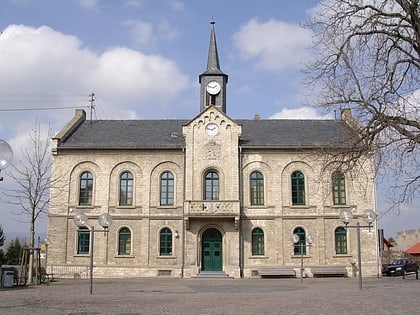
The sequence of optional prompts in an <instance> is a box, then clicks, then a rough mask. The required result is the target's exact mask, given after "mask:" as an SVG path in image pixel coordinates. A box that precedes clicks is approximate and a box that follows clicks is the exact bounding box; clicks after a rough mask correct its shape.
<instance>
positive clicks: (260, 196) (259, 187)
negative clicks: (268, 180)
mask: <svg viewBox="0 0 420 315" xmlns="http://www.w3.org/2000/svg"><path fill="white" fill-rule="evenodd" d="M249 185H250V190H251V191H250V195H251V205H253V206H254V205H263V204H264V176H263V175H262V174H261V172H252V173H251V176H250V184H249Z"/></svg>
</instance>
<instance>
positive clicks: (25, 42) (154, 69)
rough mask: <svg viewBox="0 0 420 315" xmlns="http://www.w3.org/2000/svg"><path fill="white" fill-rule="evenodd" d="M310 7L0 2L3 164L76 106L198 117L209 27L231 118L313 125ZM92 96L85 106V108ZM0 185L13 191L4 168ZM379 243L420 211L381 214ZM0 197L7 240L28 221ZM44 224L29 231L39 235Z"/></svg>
mask: <svg viewBox="0 0 420 315" xmlns="http://www.w3.org/2000/svg"><path fill="white" fill-rule="evenodd" d="M317 2H318V1H315V0H301V1H284V0H263V1H259V2H258V4H256V2H255V1H243V0H230V1H226V0H212V1H200V0H159V1H156V0H2V2H1V10H0V32H2V33H1V35H0V139H4V140H5V141H7V142H8V143H9V144H10V145H11V146H12V148H13V151H14V163H16V162H17V161H19V158H20V157H21V150H22V149H24V148H25V147H27V146H28V145H29V142H28V140H29V136H30V135H31V134H33V129H34V127H35V124H36V122H39V123H40V124H41V129H42V130H44V132H46V130H48V128H51V129H52V131H53V133H56V132H57V131H59V130H60V129H61V128H63V127H64V125H65V124H66V123H67V122H68V121H69V120H70V119H71V118H72V117H73V115H74V111H75V108H84V109H85V110H86V111H87V114H88V117H90V115H91V113H92V117H93V119H178V118H179V119H191V118H193V117H195V116H196V115H197V114H198V113H199V109H200V104H199V92H200V86H199V83H198V76H199V74H201V73H202V72H204V71H205V70H206V64H207V53H208V45H209V39H210V29H211V25H210V22H211V21H212V20H214V21H215V22H216V24H215V30H216V39H217V46H218V51H219V58H220V64H221V69H222V71H223V72H224V73H226V74H228V75H229V81H228V86H227V88H228V90H227V114H228V115H229V116H230V117H231V118H233V119H251V118H253V117H254V115H255V114H259V115H260V116H261V118H263V119H265V118H267V119H268V118H287V119H296V118H300V119H305V118H309V119H321V118H334V117H332V116H331V115H330V116H327V117H325V116H321V114H320V113H319V112H316V110H314V109H313V108H310V107H308V106H307V104H308V103H309V101H310V99H311V93H310V92H309V91H308V90H307V89H306V88H305V87H304V86H303V85H302V78H303V73H302V71H301V70H302V66H303V64H304V63H305V62H307V61H308V60H310V58H311V51H310V49H308V48H309V47H310V45H311V33H310V31H309V30H308V29H305V28H304V27H302V25H303V24H304V23H305V22H306V21H308V19H309V18H310V17H311V15H312V14H313V13H314V8H315V7H316V5H317ZM92 93H94V94H95V102H94V105H95V107H94V110H93V111H92V112H91V111H90V108H89V105H90V99H91V94H92ZM1 175H2V176H3V177H4V180H3V181H2V182H0V197H1V198H3V199H4V196H2V190H3V189H10V188H13V185H12V182H11V179H10V178H8V177H7V176H6V174H5V172H4V171H3V172H2V173H1ZM387 188H388V187H386V185H385V184H381V185H378V189H377V191H378V204H377V210H378V213H379V227H380V228H384V230H385V236H395V235H396V233H397V232H398V231H402V230H406V229H413V228H420V209H419V206H418V205H416V204H415V205H414V208H412V209H405V210H402V211H400V212H399V213H395V212H390V213H385V211H384V210H385V209H387V203H386V200H385V195H386V193H385V192H386V190H387ZM14 212H16V210H14V209H13V206H11V205H10V204H7V203H4V202H3V201H0V225H2V227H3V230H4V232H5V234H6V237H7V236H8V235H12V233H28V235H29V224H28V223H27V222H22V221H25V220H26V219H25V218H24V217H22V216H16V215H14V214H13V213H14ZM46 230H47V218H46V217H43V218H41V219H40V220H39V221H38V223H37V227H36V232H37V234H42V235H45V234H46Z"/></svg>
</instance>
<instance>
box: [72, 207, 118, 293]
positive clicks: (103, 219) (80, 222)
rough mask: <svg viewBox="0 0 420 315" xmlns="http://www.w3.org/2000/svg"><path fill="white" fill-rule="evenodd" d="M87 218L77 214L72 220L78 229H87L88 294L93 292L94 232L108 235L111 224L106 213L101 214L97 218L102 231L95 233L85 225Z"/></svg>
mask: <svg viewBox="0 0 420 315" xmlns="http://www.w3.org/2000/svg"><path fill="white" fill-rule="evenodd" d="M87 220H88V218H87V216H86V214H84V213H82V212H79V213H77V214H76V215H75V216H74V218H73V221H74V224H75V225H76V226H77V227H78V228H80V227H87V228H89V231H90V233H89V255H90V264H89V278H90V287H89V288H90V294H92V291H93V242H94V240H95V237H94V235H95V232H103V233H104V234H106V233H108V229H109V226H110V225H111V223H112V217H111V216H110V215H109V214H108V213H104V214H101V215H100V216H99V217H98V221H99V224H100V225H101V226H102V228H103V229H102V230H99V231H95V227H94V226H93V225H92V226H89V225H87Z"/></svg>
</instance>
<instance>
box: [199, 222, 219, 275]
mask: <svg viewBox="0 0 420 315" xmlns="http://www.w3.org/2000/svg"><path fill="white" fill-rule="evenodd" d="M201 246H202V247H201V248H202V262H203V265H202V270H203V271H222V269H223V268H222V267H223V266H222V265H223V263H222V252H223V251H222V234H221V233H220V232H219V231H218V230H217V229H214V228H211V229H208V230H206V231H205V232H204V233H203V237H202V243H201Z"/></svg>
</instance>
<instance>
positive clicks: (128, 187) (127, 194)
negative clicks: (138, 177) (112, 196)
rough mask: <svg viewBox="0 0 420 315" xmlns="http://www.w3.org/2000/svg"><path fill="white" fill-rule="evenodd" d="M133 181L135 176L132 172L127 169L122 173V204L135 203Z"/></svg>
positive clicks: (130, 204)
mask: <svg viewBox="0 0 420 315" xmlns="http://www.w3.org/2000/svg"><path fill="white" fill-rule="evenodd" d="M133 183H134V177H133V174H132V173H131V172H128V171H126V172H123V173H122V174H121V175H120V198H119V199H120V200H119V205H120V206H132V205H133V195H134V194H133Z"/></svg>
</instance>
